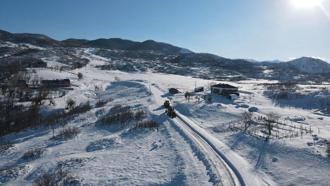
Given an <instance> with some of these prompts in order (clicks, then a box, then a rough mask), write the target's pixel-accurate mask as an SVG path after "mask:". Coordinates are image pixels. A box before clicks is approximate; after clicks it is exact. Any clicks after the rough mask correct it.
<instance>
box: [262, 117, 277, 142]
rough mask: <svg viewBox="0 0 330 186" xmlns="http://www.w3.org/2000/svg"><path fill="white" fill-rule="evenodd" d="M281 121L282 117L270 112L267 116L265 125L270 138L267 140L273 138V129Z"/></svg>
mask: <svg viewBox="0 0 330 186" xmlns="http://www.w3.org/2000/svg"><path fill="white" fill-rule="evenodd" d="M279 119H280V116H279V115H278V114H276V113H274V112H270V113H268V114H267V118H265V124H266V128H267V131H268V137H267V138H266V140H268V139H269V138H270V137H271V135H272V131H273V128H274V126H276V125H277V122H278V120H279Z"/></svg>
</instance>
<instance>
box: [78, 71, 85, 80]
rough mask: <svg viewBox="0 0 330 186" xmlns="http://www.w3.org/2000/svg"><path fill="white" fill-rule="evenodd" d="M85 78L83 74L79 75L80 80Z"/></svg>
mask: <svg viewBox="0 0 330 186" xmlns="http://www.w3.org/2000/svg"><path fill="white" fill-rule="evenodd" d="M83 78H84V76H83V74H82V73H81V72H79V73H78V79H79V80H82V79H83Z"/></svg>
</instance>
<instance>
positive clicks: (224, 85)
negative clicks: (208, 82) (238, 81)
mask: <svg viewBox="0 0 330 186" xmlns="http://www.w3.org/2000/svg"><path fill="white" fill-rule="evenodd" d="M211 87H219V88H238V87H235V86H232V85H229V84H223V83H219V84H216V85H212V86H211Z"/></svg>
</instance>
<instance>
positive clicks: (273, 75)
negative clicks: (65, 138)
mask: <svg viewBox="0 0 330 186" xmlns="http://www.w3.org/2000/svg"><path fill="white" fill-rule="evenodd" d="M0 43H2V44H1V45H0V63H2V66H3V64H7V63H8V61H11V62H14V63H15V61H16V62H17V63H18V61H21V62H22V61H25V62H26V63H28V61H29V59H31V58H33V59H34V60H33V61H35V60H48V61H49V60H54V59H55V58H56V59H57V62H59V63H64V64H65V65H68V67H72V68H76V67H80V66H81V65H85V64H86V59H84V58H83V57H82V56H81V55H79V53H80V52H81V50H82V49H86V48H90V49H92V52H93V53H94V54H96V55H99V56H102V57H105V58H107V59H109V62H108V64H104V65H102V66H100V68H103V69H112V70H121V71H129V72H132V71H154V72H162V73H170V74H178V75H189V76H193V77H199V78H205V79H217V80H225V79H228V80H239V79H248V78H263V79H275V80H296V81H298V80H301V81H306V80H328V79H330V75H329V74H330V67H329V66H330V65H329V64H328V63H326V62H324V61H322V60H320V59H315V58H307V57H303V58H299V59H295V60H292V61H289V62H278V61H276V62H273V61H266V62H256V61H254V60H251V59H229V58H225V57H220V56H217V55H213V54H207V53H195V52H192V51H190V50H188V49H185V48H181V47H177V46H173V45H171V44H167V43H163V42H157V41H153V40H147V41H143V42H137V41H131V40H126V39H121V38H110V39H104V38H101V39H95V40H87V39H74V38H71V39H67V40H63V41H57V40H55V39H52V38H50V37H48V36H44V35H40V34H14V33H10V32H6V31H1V30H0ZM22 44H23V45H22ZM27 44H29V45H30V46H29V47H26V46H27ZM22 46H24V47H22ZM33 46H34V47H33ZM31 47H32V48H31ZM38 47H39V48H38ZM40 47H41V48H40ZM27 59H28V60H27ZM1 61H2V62H1ZM80 61H82V62H83V63H80ZM25 62H24V63H25ZM25 66H29V65H26V64H25Z"/></svg>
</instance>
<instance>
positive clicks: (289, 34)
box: [0, 0, 330, 61]
mask: <svg viewBox="0 0 330 186" xmlns="http://www.w3.org/2000/svg"><path fill="white" fill-rule="evenodd" d="M290 1H291V0H116V1H115V0H1V1H0V29H3V30H7V31H10V32H31V33H43V34H46V35H49V36H51V37H53V38H55V39H66V38H72V37H75V38H87V39H95V38H111V37H120V38H126V39H131V40H136V41H143V40H147V39H153V40H157V41H163V42H168V43H171V44H174V45H178V46H181V47H185V48H188V49H191V50H193V51H196V52H209V53H214V54H218V55H221V56H224V57H230V58H249V59H257V60H272V59H284V60H286V59H289V58H294V57H301V56H317V57H322V58H326V59H327V60H328V61H330V17H327V16H326V12H328V14H329V13H330V2H329V1H330V0H323V1H324V2H323V11H322V10H321V8H319V7H317V8H315V7H314V8H304V9H300V8H297V7H294V6H293V5H292V3H291V2H290ZM325 11H326V12H325Z"/></svg>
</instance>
